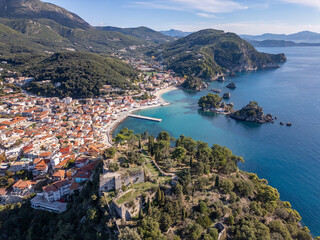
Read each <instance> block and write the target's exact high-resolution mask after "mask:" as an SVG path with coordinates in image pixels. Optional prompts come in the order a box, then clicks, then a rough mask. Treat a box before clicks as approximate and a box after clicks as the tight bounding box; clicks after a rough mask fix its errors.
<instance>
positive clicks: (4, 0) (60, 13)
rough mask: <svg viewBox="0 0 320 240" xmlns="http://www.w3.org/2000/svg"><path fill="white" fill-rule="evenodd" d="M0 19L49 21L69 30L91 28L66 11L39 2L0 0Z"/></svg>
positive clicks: (32, 0) (38, 0)
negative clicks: (43, 19) (44, 19)
mask: <svg viewBox="0 0 320 240" xmlns="http://www.w3.org/2000/svg"><path fill="white" fill-rule="evenodd" d="M0 17H4V18H21V19H42V18H46V19H51V20H53V21H55V22H57V23H59V24H61V25H63V26H66V27H70V28H81V29H88V28H91V26H90V24H88V23H87V22H86V21H85V20H83V19H82V18H80V17H79V16H78V15H76V14H74V13H71V12H69V11H68V10H66V9H64V8H61V7H59V6H56V5H54V4H51V3H45V2H42V1H40V0H0Z"/></svg>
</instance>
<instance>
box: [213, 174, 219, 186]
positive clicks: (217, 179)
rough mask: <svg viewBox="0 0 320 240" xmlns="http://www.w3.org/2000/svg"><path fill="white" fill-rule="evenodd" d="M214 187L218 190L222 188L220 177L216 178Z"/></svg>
mask: <svg viewBox="0 0 320 240" xmlns="http://www.w3.org/2000/svg"><path fill="white" fill-rule="evenodd" d="M214 186H215V187H217V188H219V187H220V178H219V176H216V181H215V183H214Z"/></svg>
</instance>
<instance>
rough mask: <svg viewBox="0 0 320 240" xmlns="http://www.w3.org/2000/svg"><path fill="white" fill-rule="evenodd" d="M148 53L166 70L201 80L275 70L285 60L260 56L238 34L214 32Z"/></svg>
mask: <svg viewBox="0 0 320 240" xmlns="http://www.w3.org/2000/svg"><path fill="white" fill-rule="evenodd" d="M148 54H149V55H153V56H155V57H156V58H157V59H159V60H163V61H164V62H165V64H166V65H167V67H168V69H172V70H174V71H175V72H177V73H179V74H180V75H194V76H196V77H199V78H202V79H205V80H215V79H216V78H217V77H218V76H220V75H223V74H228V73H235V72H241V71H250V70H257V69H263V68H276V67H278V63H279V62H284V61H286V57H285V55H284V54H278V55H272V54H267V53H260V52H258V51H257V50H256V49H255V48H254V47H253V46H252V45H251V44H249V43H248V42H246V41H244V40H243V39H241V38H240V37H239V36H238V35H236V34H234V33H225V32H223V31H219V30H214V29H206V30H201V31H199V32H196V33H193V34H191V35H189V36H187V37H184V38H180V39H178V40H177V41H174V42H171V43H167V44H163V45H161V46H159V47H158V50H154V51H151V52H149V53H148Z"/></svg>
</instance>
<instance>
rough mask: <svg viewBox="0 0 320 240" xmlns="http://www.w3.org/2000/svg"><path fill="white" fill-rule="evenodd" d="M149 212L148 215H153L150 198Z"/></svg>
mask: <svg viewBox="0 0 320 240" xmlns="http://www.w3.org/2000/svg"><path fill="white" fill-rule="evenodd" d="M147 212H148V215H149V216H151V214H152V206H151V201H150V198H149V200H148V211H147Z"/></svg>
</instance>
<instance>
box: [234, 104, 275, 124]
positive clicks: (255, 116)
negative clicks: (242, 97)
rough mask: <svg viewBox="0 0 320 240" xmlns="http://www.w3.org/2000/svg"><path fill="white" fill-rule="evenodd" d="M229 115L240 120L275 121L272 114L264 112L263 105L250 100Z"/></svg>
mask: <svg viewBox="0 0 320 240" xmlns="http://www.w3.org/2000/svg"><path fill="white" fill-rule="evenodd" d="M229 117H230V118H233V119H236V120H239V121H245V122H256V123H260V124H262V123H267V122H273V121H274V120H273V117H272V114H264V112H263V109H262V107H260V106H259V105H258V103H257V102H250V103H249V104H248V105H247V106H245V107H243V108H242V109H240V110H238V111H235V112H233V113H231V114H229Z"/></svg>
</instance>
